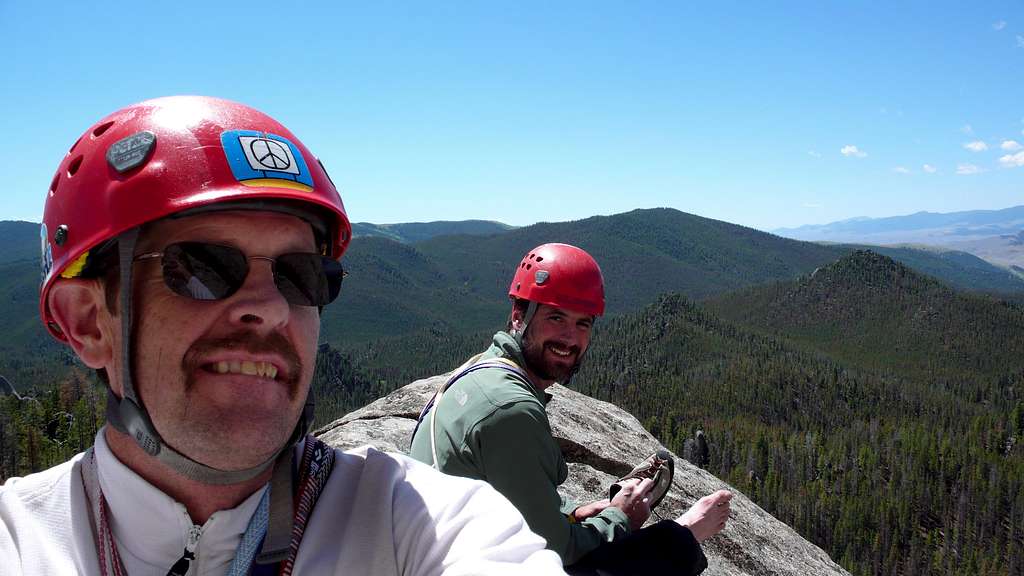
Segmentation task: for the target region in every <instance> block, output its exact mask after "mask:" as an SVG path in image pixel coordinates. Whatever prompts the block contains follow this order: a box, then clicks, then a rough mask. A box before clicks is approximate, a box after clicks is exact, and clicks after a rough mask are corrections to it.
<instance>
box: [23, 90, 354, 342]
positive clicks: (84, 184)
mask: <svg viewBox="0 0 1024 576" xmlns="http://www.w3.org/2000/svg"><path fill="white" fill-rule="evenodd" d="M268 200H269V201H270V203H269V204H266V205H264V204H263V202H264V201H268ZM225 202H231V203H236V204H238V205H239V206H242V205H245V204H247V205H248V206H247V207H248V208H256V209H266V210H276V209H281V211H286V212H290V213H295V214H297V215H306V216H311V218H307V219H310V220H311V223H313V224H314V227H315V226H316V225H320V226H321V227H322V228H323V229H322V230H320V232H321V234H320V235H321V239H320V242H321V243H322V244H321V246H320V249H321V251H322V253H324V254H325V255H329V256H331V257H333V258H335V259H338V258H340V257H341V254H342V253H343V252H344V251H345V248H346V247H347V245H348V242H349V239H350V237H351V232H352V227H351V225H350V224H349V220H348V216H347V215H346V213H345V206H344V205H343V204H342V201H341V196H339V195H338V191H337V190H336V189H335V187H334V184H333V183H332V182H331V179H330V177H329V176H328V175H327V172H326V171H325V170H324V168H323V165H322V164H321V163H320V161H319V160H318V159H317V158H316V157H315V156H313V154H312V153H310V151H309V150H308V149H307V148H306V147H305V146H304V145H303V144H302V142H300V141H299V139H298V138H296V137H295V136H294V135H293V134H292V133H291V132H290V131H289V130H288V129H287V128H285V127H284V126H283V125H281V124H280V123H278V122H277V121H276V120H274V119H273V118H271V117H269V116H267V115H266V114H263V113H262V112H260V111H258V110H254V109H253V108H250V107H248V106H245V105H242V104H238V103H236V102H231V101H228V100H221V99H218V98H207V97H201V96H173V97H169V98H158V99H155V100H147V101H145V102H140V103H138V104H135V105H132V106H128V107H127V108H124V109H121V110H118V111H117V112H114V113H113V114H111V115H109V116H107V117H106V118H104V119H102V120H100V121H99V122H97V123H96V124H94V125H93V126H91V127H89V129H88V130H86V132H85V134H83V135H82V136H81V137H80V138H79V139H78V140H77V141H75V143H74V144H72V145H71V149H70V150H68V153H67V155H66V156H65V158H64V159H63V160H62V161H61V163H60V166H59V167H58V168H57V173H56V174H55V175H54V177H53V180H52V182H51V183H50V189H49V192H48V193H47V196H46V207H45V208H44V210H43V224H42V227H41V230H40V240H41V244H42V245H41V248H42V267H43V270H42V272H43V283H42V288H41V290H40V294H39V308H40V315H41V316H42V319H43V322H44V323H45V324H46V326H47V328H48V329H49V330H50V333H51V334H53V335H54V336H56V337H57V338H59V339H62V340H63V339H64V337H63V335H62V334H61V333H60V329H59V328H58V327H57V325H56V324H55V323H54V322H53V317H52V315H51V314H50V310H49V307H48V306H47V294H48V292H49V290H50V287H51V286H52V285H53V282H54V280H55V279H56V278H57V277H58V276H62V277H65V278H73V277H75V276H78V275H79V274H80V273H81V272H82V270H83V268H85V267H86V265H87V264H88V259H89V254H90V251H94V250H95V249H96V248H97V247H99V246H101V245H102V244H103V243H104V242H106V241H108V240H111V239H113V238H117V236H118V235H119V234H121V233H122V232H124V231H126V230H130V229H132V228H135V227H138V226H141V225H142V224H145V223H146V222H151V221H154V220H158V219H160V218H164V217H165V216H168V215H170V214H174V213H179V212H183V211H187V210H195V209H199V208H203V207H207V208H210V209H212V205H214V204H220V203H225ZM288 206H290V207H291V209H286V207H288ZM306 216H304V217H306ZM314 220H315V221H314Z"/></svg>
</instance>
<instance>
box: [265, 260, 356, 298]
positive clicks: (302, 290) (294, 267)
mask: <svg viewBox="0 0 1024 576" xmlns="http://www.w3.org/2000/svg"><path fill="white" fill-rule="evenodd" d="M276 260H277V262H276V264H275V265H274V282H276V283H277V289H278V290H280V291H281V294H282V295H283V296H284V298H285V300H287V301H288V302H290V303H292V304H297V305H299V306H326V305H327V304H330V303H331V301H333V300H334V299H335V298H336V297H337V296H338V292H339V291H340V289H341V277H342V272H341V265H340V264H338V263H337V262H335V261H334V260H331V259H329V258H324V257H323V256H320V255H318V254H302V253H300V254H283V255H281V256H278V257H277V259H276Z"/></svg>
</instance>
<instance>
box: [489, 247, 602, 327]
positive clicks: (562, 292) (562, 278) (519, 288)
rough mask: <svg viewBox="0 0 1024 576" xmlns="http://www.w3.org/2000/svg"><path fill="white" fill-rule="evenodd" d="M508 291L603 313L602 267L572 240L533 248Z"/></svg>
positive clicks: (549, 303)
mask: <svg viewBox="0 0 1024 576" xmlns="http://www.w3.org/2000/svg"><path fill="white" fill-rule="evenodd" d="M508 295H509V297H510V298H521V299H523V300H530V301H531V302H536V303H538V304H547V305H549V306H557V307H559V308H566V309H569V310H573V311H576V312H582V313H584V314H590V315H592V316H601V315H602V314H604V278H603V277H602V276H601V268H600V267H598V265H597V262H595V261H594V259H593V258H592V257H591V256H590V254H587V253H586V252H585V251H584V250H582V249H580V248H577V247H575V246H570V245H569V244H543V245H541V246H538V247H536V248H534V249H533V250H530V251H529V252H528V253H527V254H526V255H525V256H523V260H522V262H520V263H519V267H518V268H516V274H515V277H513V278H512V285H511V286H509V288H508Z"/></svg>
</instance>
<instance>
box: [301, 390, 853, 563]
mask: <svg viewBox="0 0 1024 576" xmlns="http://www.w3.org/2000/svg"><path fill="white" fill-rule="evenodd" d="M444 377H445V376H435V377H433V378H427V379H425V380H418V381H416V382H413V383H412V384H409V385H408V386H405V387H404V388H401V389H399V390H396V391H395V392H393V393H391V394H390V395H388V396H387V397H385V398H381V399H380V400H377V401H376V402H373V403H372V404H370V405H368V406H366V407H364V408H362V409H360V410H356V411H355V412H351V413H349V414H347V415H345V416H344V417H342V418H340V419H339V420H337V421H335V422H333V423H332V424H330V425H328V426H325V427H324V428H321V429H320V430H318V431H317V432H316V434H317V435H318V436H319V437H320V438H321V439H322V440H324V441H325V442H327V443H328V444H330V445H332V446H337V447H340V448H346V449H347V448H354V447H356V446H361V445H364V444H370V445H373V446H375V447H377V448H379V449H381V450H385V451H397V452H403V453H407V452H408V450H409V440H410V436H411V434H412V429H413V426H414V425H415V423H416V417H417V416H418V415H419V411H420V409H421V408H422V407H423V405H424V404H425V403H426V402H427V400H428V399H429V398H430V396H431V395H432V394H433V393H434V391H435V390H437V387H438V385H439V384H440V383H441V382H442V381H443V378H444ZM548 391H549V392H551V393H552V395H553V396H554V399H553V400H552V401H551V402H550V403H549V404H548V415H549V417H550V420H551V425H552V431H553V432H554V435H555V438H556V439H557V440H558V442H559V444H560V445H561V447H562V452H563V453H564V454H565V459H566V462H568V464H569V479H568V480H567V481H566V482H565V484H563V485H562V486H561V488H560V491H561V492H562V494H563V495H565V496H566V497H567V498H570V499H572V500H574V501H577V502H590V501H593V500H599V499H601V498H606V497H607V489H608V486H609V485H610V484H611V483H612V482H613V481H614V480H615V479H616V478H618V477H619V476H622V475H624V474H626V473H628V472H629V471H630V469H632V467H633V466H634V465H635V464H637V463H639V462H640V461H641V460H643V459H644V458H646V457H647V456H649V455H651V454H652V453H654V452H655V450H657V449H658V448H660V447H661V445H660V444H659V443H658V441H657V440H656V439H655V438H654V437H653V436H651V435H650V434H649V433H648V432H647V431H646V430H644V428H643V426H641V425H640V423H639V422H638V421H637V419H636V418H634V417H633V416H631V415H630V414H629V413H628V412H626V411H624V410H622V409H620V408H619V407H617V406H615V405H613V404H609V403H607V402H601V401H599V400H595V399H593V398H590V397H589V396H584V395H583V394H579V393H577V392H574V391H572V390H569V389H568V388H564V387H562V386H554V387H552V388H551V389H549V390H548ZM675 469H676V473H675V480H674V486H673V488H672V490H670V491H669V494H668V496H666V497H665V500H664V501H663V502H662V503H661V504H660V505H659V506H658V508H657V510H655V513H654V515H653V516H652V518H651V520H652V521H658V520H662V519H665V518H675V517H677V516H679V515H680V514H682V513H683V512H685V511H686V509H687V508H689V506H690V505H691V504H693V503H694V502H695V501H696V500H697V499H699V498H701V497H702V496H705V495H707V494H711V493H712V492H714V491H716V490H719V489H721V488H725V489H728V490H731V491H732V492H733V493H734V494H735V497H734V498H733V500H732V517H731V519H730V521H729V525H728V526H727V527H726V529H725V530H724V531H722V532H721V533H720V534H718V535H716V536H714V537H713V538H711V539H709V540H708V541H707V542H705V543H704V545H703V546H704V551H705V553H706V554H707V557H708V564H709V566H708V569H707V570H706V571H705V572H704V574H705V575H708V576H724V575H740V574H743V575H750V576H755V575H756V576H774V575H780V576H781V575H786V576H807V575H819V574H820V575H831V574H848V573H847V572H846V571H845V570H843V569H842V568H841V567H839V565H837V564H836V563H835V562H833V561H832V560H831V558H829V556H828V555H827V554H826V553H825V552H824V551H822V550H821V549H820V548H818V547H817V546H815V545H813V544H811V543H810V542H808V541H806V540H804V539H803V538H802V537H801V536H800V535H799V534H797V533H796V532H795V531H794V530H793V529H792V528H790V527H789V526H787V525H786V524H784V523H782V522H780V521H779V520H777V519H775V518H774V517H773V516H772V515H771V514H768V513H767V512H765V511H764V510H762V509H761V508H760V507H759V506H757V505H756V504H754V503H753V502H752V501H750V499H749V498H747V497H746V496H744V495H743V494H741V493H739V492H737V491H736V489H735V488H733V487H731V486H729V485H727V484H726V483H725V482H722V481H721V480H719V479H718V478H716V477H715V476H713V475H712V474H710V473H709V472H706V471H705V470H701V469H700V468H697V467H695V466H693V465H691V464H690V463H688V462H686V461H685V460H683V459H681V458H678V457H676V459H675Z"/></svg>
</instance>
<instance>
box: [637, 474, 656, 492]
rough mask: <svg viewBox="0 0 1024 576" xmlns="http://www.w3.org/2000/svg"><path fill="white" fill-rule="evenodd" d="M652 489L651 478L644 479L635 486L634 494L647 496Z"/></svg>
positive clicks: (652, 482) (652, 481)
mask: <svg viewBox="0 0 1024 576" xmlns="http://www.w3.org/2000/svg"><path fill="white" fill-rule="evenodd" d="M652 488H654V480H653V479H651V478H644V479H643V480H641V481H640V483H639V484H637V486H636V490H635V492H636V493H637V494H647V493H648V492H650V491H651V489H652Z"/></svg>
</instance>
